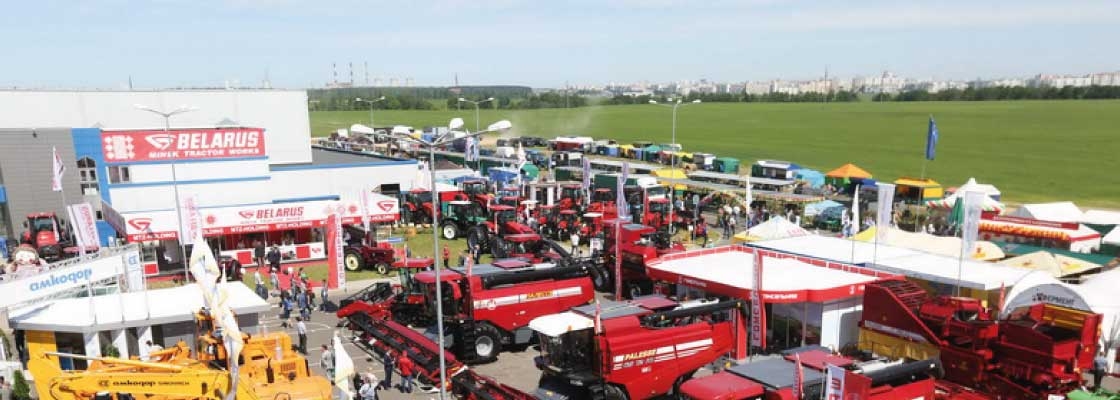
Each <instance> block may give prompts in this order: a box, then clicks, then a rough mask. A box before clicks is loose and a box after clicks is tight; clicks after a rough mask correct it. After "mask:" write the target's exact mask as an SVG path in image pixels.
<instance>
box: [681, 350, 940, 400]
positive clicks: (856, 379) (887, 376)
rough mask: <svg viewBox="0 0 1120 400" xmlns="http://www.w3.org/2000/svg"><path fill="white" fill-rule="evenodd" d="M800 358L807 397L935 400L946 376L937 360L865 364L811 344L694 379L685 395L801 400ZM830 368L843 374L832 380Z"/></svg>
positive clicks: (709, 399) (708, 399) (698, 399)
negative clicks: (937, 381) (941, 378)
mask: <svg viewBox="0 0 1120 400" xmlns="http://www.w3.org/2000/svg"><path fill="white" fill-rule="evenodd" d="M794 354H796V355H797V356H799V357H800V358H801V368H802V369H801V374H802V381H801V393H803V395H802V398H805V399H820V398H822V395H823V394H825V390H826V388H829V387H831V388H833V390H834V391H835V392H833V393H831V394H832V395H839V396H841V397H829V398H830V399H832V398H836V399H860V400H912V399H928V400H933V399H934V392H935V385H934V382H935V379H936V378H937V377H939V376H940V374H941V372H942V371H941V364H940V363H939V362H938V361H937V360H922V361H912V362H908V363H904V362H902V361H896V362H885V360H864V361H859V360H853V359H849V358H846V357H841V356H834V355H832V354H831V353H830V352H829V349H828V348H825V347H820V346H806V347H801V348H795V349H790V350H787V351H784V352H782V355H783V357H780V358H774V357H772V356H766V357H767V358H764V359H760V360H757V361H751V362H748V363H744V364H739V365H735V366H732V367H729V368H727V369H726V370H724V371H722V372H717V373H715V374H712V375H709V376H705V377H703V378H696V379H693V380H690V381H688V382H685V383H684V384H683V385H681V395H682V397H683V398H685V399H690V400H761V399H767V400H796V399H797V398H796V397H795V396H794V393H793V388H794V387H795V386H796V385H797V381H796V379H795V376H796V368H797V364H796V362H795V361H794ZM829 365H832V366H835V367H839V368H840V371H841V372H842V373H837V374H836V375H833V376H831V377H828V376H827V369H828V366H829ZM829 378H831V379H829Z"/></svg>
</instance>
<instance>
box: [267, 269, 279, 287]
mask: <svg viewBox="0 0 1120 400" xmlns="http://www.w3.org/2000/svg"><path fill="white" fill-rule="evenodd" d="M268 283H271V284H272V290H276V291H279V290H280V274H279V273H276V272H274V271H269V273H268Z"/></svg>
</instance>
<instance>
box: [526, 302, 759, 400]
mask: <svg viewBox="0 0 1120 400" xmlns="http://www.w3.org/2000/svg"><path fill="white" fill-rule="evenodd" d="M596 308H599V309H600V311H599V312H596ZM745 313H746V308H745V303H744V302H743V301H741V300H732V301H724V302H715V301H711V302H704V301H692V302H685V303H677V302H675V301H671V300H668V299H666V298H664V297H661V296H647V297H641V298H637V299H634V300H631V301H628V302H621V303H620V302H606V303H603V304H599V305H598V307H597V305H585V306H582V307H577V308H575V309H573V310H572V311H568V312H565V313H560V314H554V315H548V316H544V317H540V318H537V319H534V320H533V321H532V322H531V323H530V326H531V327H532V328H533V330H534V331H536V332H537V335H538V336H539V338H540V349H541V355H540V356H539V357H537V358H536V359H535V363H536V365H537V368H538V369H540V370H541V372H542V374H543V375H542V376H541V382H540V387H539V388H537V390H536V392H535V394H536V396H537V397H538V398H540V399H546V400H574V399H593V400H622V399H648V398H653V397H657V396H661V395H664V394H667V393H679V388H680V386H681V385H682V384H683V383H684V382H686V381H688V380H689V379H690V378H692V375H693V374H694V373H695V372H696V371H697V370H698V369H700V368H702V367H705V366H707V365H708V364H711V363H713V362H715V361H717V360H719V359H720V358H722V357H723V356H724V355H725V354H727V353H729V352H731V351H732V349H733V347H734V344H735V341H736V339H737V338H736V337H735V333H734V332H735V331H736V330H735V322H734V319H735V318H743V315H745ZM596 320H599V321H601V322H599V323H596ZM739 340H745V338H739Z"/></svg>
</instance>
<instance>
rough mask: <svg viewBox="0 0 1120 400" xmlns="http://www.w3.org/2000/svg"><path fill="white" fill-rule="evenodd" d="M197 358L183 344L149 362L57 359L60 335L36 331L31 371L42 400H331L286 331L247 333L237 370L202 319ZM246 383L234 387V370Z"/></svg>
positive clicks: (203, 315)
mask: <svg viewBox="0 0 1120 400" xmlns="http://www.w3.org/2000/svg"><path fill="white" fill-rule="evenodd" d="M195 320H196V323H197V325H196V326H197V328H198V335H197V338H196V343H197V351H196V352H195V354H194V356H193V357H192V356H191V346H189V345H188V344H186V343H184V342H179V343H178V344H176V345H175V346H173V347H170V348H168V349H166V350H163V351H159V352H155V353H152V354H150V355H149V356H148V361H141V360H138V359H136V358H135V357H134V358H133V359H128V360H126V359H120V358H113V357H87V356H82V355H73V354H65V353H59V352H57V348H56V346H55V338H54V334H53V333H51V332H34V333H31V332H29V333H28V335H27V347H28V351H29V353H30V355H31V357H30V360H29V361H28V364H27V367H28V370H29V371H30V372H31V374H32V376H33V378H34V380H35V387H36V390H38V392H39V397H40V398H42V399H57V400H133V399H147V400H165V399H166V400H171V399H212V400H227V398H228V397H229V396H228V395H229V393H230V391H234V392H235V393H234V396H232V397H233V398H235V399H237V400H276V399H283V400H319V399H323V400H326V399H330V398H331V389H332V388H331V384H330V382H329V381H328V380H327V379H326V378H324V377H322V376H316V375H313V374H312V373H311V370H310V368H309V366H308V363H307V360H306V359H305V358H303V357H302V356H300V355H299V354H298V353H296V352H295V351H293V350H292V348H291V337H290V336H288V335H287V334H286V333H283V332H275V333H270V334H264V335H257V336H252V335H249V334H244V333H243V334H242V337H243V338H244V339H245V345H244V347H243V349H242V350H241V352H240V355H239V357H238V360H235V363H236V366H235V368H231V367H233V366H231V365H230V364H229V363H230V360H229V359H228V358H227V356H226V354H227V353H226V350H225V346H224V345H223V343H222V335H221V333H220V332H219V331H218V329H219V328H216V327H215V325H214V321H213V319H212V318H211V316H210V313H209V312H208V311H206V310H205V309H203V310H202V311H200V312H198V313H196V318H195ZM62 358H71V359H78V360H86V361H87V362H88V364H89V365H88V367H87V368H86V369H85V370H80V371H64V370H62V369H61V367H60V365H61V364H60V363H59V360H60V359H62ZM233 370H236V371H237V373H236V375H237V376H238V377H239V378H240V379H239V380H238V383H237V384H236V385H234V382H233V380H232V379H231V374H232V373H231V371H233Z"/></svg>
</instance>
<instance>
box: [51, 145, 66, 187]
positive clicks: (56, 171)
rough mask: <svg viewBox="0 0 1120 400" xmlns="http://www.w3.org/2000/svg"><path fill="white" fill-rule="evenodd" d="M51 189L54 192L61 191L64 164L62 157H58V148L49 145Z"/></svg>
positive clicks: (64, 169) (64, 170)
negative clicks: (51, 161)
mask: <svg viewBox="0 0 1120 400" xmlns="http://www.w3.org/2000/svg"><path fill="white" fill-rule="evenodd" d="M51 160H53V163H52V165H51V190H52V191H55V192H61V191H62V173H63V172H66V164H63V163H62V158H59V157H58V149H57V148H55V147H51Z"/></svg>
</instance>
